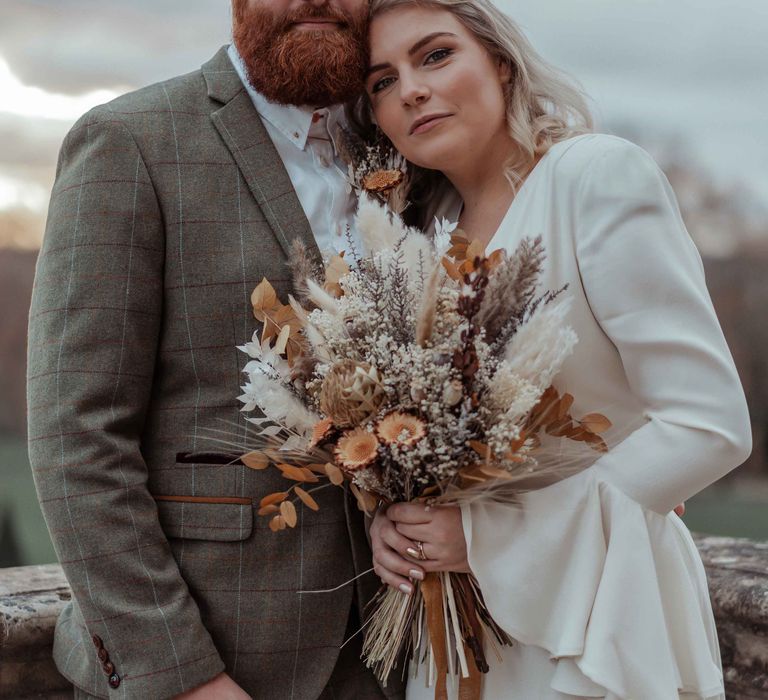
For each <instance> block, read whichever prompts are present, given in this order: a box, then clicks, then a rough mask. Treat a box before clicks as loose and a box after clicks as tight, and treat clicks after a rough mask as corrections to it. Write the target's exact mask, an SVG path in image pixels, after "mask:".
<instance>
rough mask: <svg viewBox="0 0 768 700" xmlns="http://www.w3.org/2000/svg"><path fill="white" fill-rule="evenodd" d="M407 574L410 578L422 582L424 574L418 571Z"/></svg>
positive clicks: (412, 570) (413, 570)
mask: <svg viewBox="0 0 768 700" xmlns="http://www.w3.org/2000/svg"><path fill="white" fill-rule="evenodd" d="M408 573H409V574H410V576H411V578H415V579H418V580H419V581H423V580H424V573H423V572H421V571H419V570H418V569H411V570H410V571H409V572H408Z"/></svg>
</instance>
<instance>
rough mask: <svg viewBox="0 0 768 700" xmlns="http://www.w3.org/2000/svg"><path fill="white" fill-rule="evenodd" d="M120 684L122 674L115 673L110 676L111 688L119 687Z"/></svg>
mask: <svg viewBox="0 0 768 700" xmlns="http://www.w3.org/2000/svg"><path fill="white" fill-rule="evenodd" d="M119 685H120V676H118V675H117V674H116V673H113V674H112V675H111V676H110V677H109V686H110V688H117V687H118V686H119Z"/></svg>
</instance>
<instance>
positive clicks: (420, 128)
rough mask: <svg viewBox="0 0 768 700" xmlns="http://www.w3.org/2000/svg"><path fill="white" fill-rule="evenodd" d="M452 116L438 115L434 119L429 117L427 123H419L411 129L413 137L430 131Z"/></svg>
mask: <svg viewBox="0 0 768 700" xmlns="http://www.w3.org/2000/svg"><path fill="white" fill-rule="evenodd" d="M450 116H452V115H450V114H436V115H435V116H434V117H429V118H427V119H426V120H425V121H422V122H418V123H417V124H416V126H414V127H412V128H411V136H415V135H416V134H423V133H425V132H427V131H429V130H430V129H432V128H434V127H436V126H437V125H438V124H441V123H442V122H444V121H445V120H446V119H448V117H450Z"/></svg>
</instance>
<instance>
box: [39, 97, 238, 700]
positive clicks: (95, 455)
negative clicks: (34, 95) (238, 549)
mask: <svg viewBox="0 0 768 700" xmlns="http://www.w3.org/2000/svg"><path fill="white" fill-rule="evenodd" d="M163 266H164V232H163V221H162V216H161V211H160V208H159V205H158V201H157V198H156V195H155V191H154V189H153V184H152V180H151V178H150V175H149V172H148V170H147V168H146V165H145V163H144V160H143V158H142V154H141V152H140V150H139V148H138V146H137V144H136V142H135V141H134V139H133V137H132V135H131V134H130V132H129V131H128V129H127V127H126V126H125V125H124V124H123V123H122V121H121V120H120V119H119V117H118V116H116V115H114V114H113V113H112V112H110V111H109V109H108V108H97V109H96V110H94V111H92V112H91V113H89V114H87V115H85V116H84V117H83V118H82V119H81V120H80V121H79V122H78V123H77V124H76V125H75V127H74V128H73V129H72V131H71V132H70V133H69V134H68V136H67V138H66V140H65V142H64V144H63V147H62V149H61V153H60V156H59V163H58V168H57V176H56V182H55V185H54V189H53V193H52V198H51V204H50V209H49V215H48V222H47V227H46V232H45V237H44V241H43V246H42V250H41V251H40V255H39V259H38V263H37V270H36V275H35V286H34V291H33V297H32V305H31V309H30V316H29V336H28V363H27V365H28V370H27V373H28V374H27V400H28V425H29V455H30V461H31V465H32V470H33V475H34V479H35V484H36V487H37V492H38V497H39V500H40V504H41V507H42V511H43V515H44V516H45V519H46V522H47V525H48V529H49V531H50V534H51V538H52V540H53V544H54V547H55V550H56V553H57V556H58V558H59V561H60V562H61V565H62V567H63V569H64V572H65V574H66V576H67V578H68V580H69V582H70V584H71V587H72V593H73V599H74V603H75V607H76V608H79V611H80V612H81V613H82V618H83V619H84V621H85V626H86V628H87V634H86V635H84V634H83V632H82V631H79V630H74V629H69V630H67V628H66V625H65V626H64V627H62V626H61V625H60V628H61V629H58V630H57V643H58V642H59V641H61V640H59V639H58V637H59V635H65V636H66V635H69V636H70V637H71V638H72V641H71V644H72V646H73V647H74V646H75V644H76V641H75V640H77V639H82V638H83V636H86V637H87V639H88V642H87V643H86V644H87V646H88V650H87V653H89V654H94V659H95V658H96V655H97V652H98V651H99V650H98V646H97V643H100V644H102V645H103V648H104V649H105V650H106V654H107V655H108V657H109V661H110V662H111V664H113V665H114V672H115V673H116V674H117V676H118V677H119V683H120V684H119V686H118V689H116V690H113V691H111V692H114V693H119V694H120V696H121V697H131V698H144V697H170V696H173V695H175V694H177V693H180V692H182V691H184V690H188V689H190V688H192V687H195V686H197V685H199V684H201V683H203V682H204V681H206V680H208V679H210V678H212V677H213V676H215V675H216V674H218V673H219V672H221V671H222V670H223V668H224V664H223V662H222V660H221V658H220V656H219V653H218V652H217V650H216V648H215V647H214V644H213V641H212V639H211V636H210V634H209V633H208V631H207V630H206V628H205V627H204V625H203V623H202V621H201V616H200V612H199V610H198V607H197V605H196V603H195V601H194V600H193V598H192V595H191V594H190V591H189V589H188V587H187V585H186V583H185V581H184V579H183V577H182V575H181V573H180V571H179V568H178V566H177V564H176V561H175V559H174V557H173V555H172V552H171V549H170V546H169V544H168V541H167V539H166V537H165V535H164V533H163V530H162V529H161V527H160V523H159V520H158V516H157V509H156V506H155V503H154V501H153V499H152V497H151V495H150V493H149V491H148V489H147V466H146V464H145V462H144V459H143V457H142V452H141V434H142V430H143V427H144V421H145V417H146V413H147V408H148V405H149V402H150V399H151V395H152V378H153V372H154V368H155V355H156V348H157V344H158V338H159V333H160V324H161V315H162V303H163V301H162V300H163ZM78 621H79V618H76V617H75V616H70V619H69V624H70V625H74V624H78ZM94 637H95V639H94V641H93V642H92V641H91V640H92V638H94ZM64 643H65V644H69V643H70V642H67V641H66V640H65V642H64ZM103 654H104V652H102V655H103ZM77 656H78V655H77V654H75V657H77ZM102 661H103V659H102ZM98 663H99V666H101V665H102V664H101V662H98ZM73 665H74V664H73ZM64 672H65V673H66V670H65V671H64ZM108 676H109V673H108V672H107V671H105V675H104V676H103V679H102V680H101V681H99V682H100V683H103V686H102V688H101V690H102V691H103V693H104V696H105V697H106V695H107V693H108V692H109V691H110V687H109V685H108V682H107V681H108ZM113 681H114V679H113Z"/></svg>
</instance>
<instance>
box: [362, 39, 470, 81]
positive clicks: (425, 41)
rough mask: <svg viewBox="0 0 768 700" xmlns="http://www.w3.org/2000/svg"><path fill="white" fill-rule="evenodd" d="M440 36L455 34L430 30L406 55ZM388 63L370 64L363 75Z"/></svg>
mask: <svg viewBox="0 0 768 700" xmlns="http://www.w3.org/2000/svg"><path fill="white" fill-rule="evenodd" d="M441 36H452V37H454V38H455V37H456V35H455V34H454V33H453V32H432V33H431V34H427V35H426V36H425V37H422V38H421V39H419V40H418V41H417V42H416V43H415V44H414V45H413V46H411V48H410V49H408V55H409V56H413V54H415V53H416V52H417V51H418V50H419V49H420V48H421V47H422V46H425V45H426V44H428V43H429V42H430V41H432V40H433V39H437V38H438V37H441ZM390 67H391V64H390V63H377V64H376V65H375V66H370V67H369V68H368V70H367V71H366V73H365V77H366V78H367V77H368V76H369V75H371V73H375V72H376V71H379V70H383V69H384V68H390Z"/></svg>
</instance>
